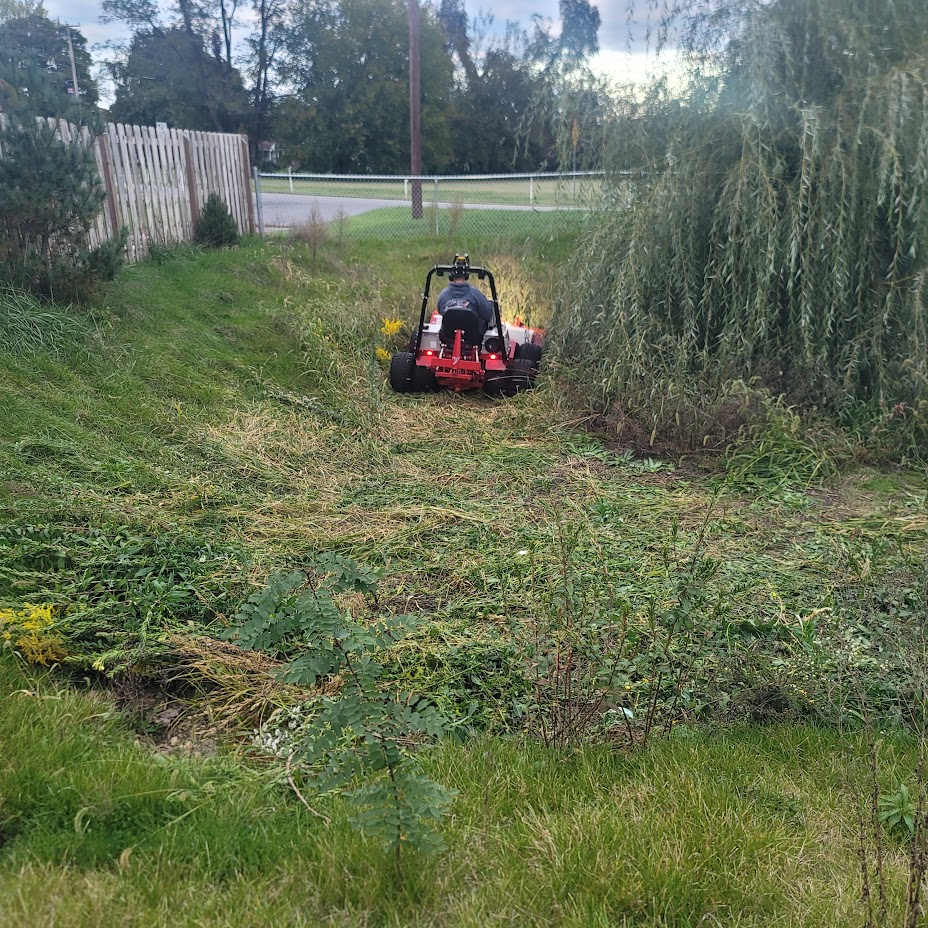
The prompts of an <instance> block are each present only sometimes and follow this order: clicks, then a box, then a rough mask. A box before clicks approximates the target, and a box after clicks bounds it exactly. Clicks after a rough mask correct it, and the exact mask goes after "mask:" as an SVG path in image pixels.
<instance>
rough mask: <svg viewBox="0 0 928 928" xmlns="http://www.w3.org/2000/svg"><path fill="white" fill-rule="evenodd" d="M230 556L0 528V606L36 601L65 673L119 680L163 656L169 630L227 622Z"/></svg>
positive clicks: (150, 538)
mask: <svg viewBox="0 0 928 928" xmlns="http://www.w3.org/2000/svg"><path fill="white" fill-rule="evenodd" d="M240 582H241V565H240V562H239V554H238V552H234V551H232V550H230V549H227V548H224V547H222V546H215V547H214V546H213V545H211V544H209V543H208V542H206V541H204V540H202V539H199V538H197V537H195V536H191V535H187V534H184V533H179V532H162V533H161V534H158V535H152V534H150V533H149V532H147V531H144V530H143V529H141V528H137V527H132V526H125V525H124V526H112V525H110V526H103V527H91V526H84V527H80V526H67V527H65V526H64V525H48V524H37V525H30V524H10V525H7V526H4V527H3V528H0V602H2V601H4V600H6V601H11V602H16V601H18V600H20V598H25V597H29V598H32V599H33V600H34V599H36V598H38V597H40V596H41V597H42V598H43V599H44V600H47V601H48V602H49V604H50V605H52V606H54V607H55V609H54V613H55V615H54V623H53V628H51V629H50V631H49V634H51V633H52V632H53V633H54V635H55V636H60V637H61V638H63V639H64V644H65V646H66V650H67V655H66V656H65V655H64V654H62V655H61V657H62V658H63V660H64V661H65V662H66V663H68V664H71V665H74V666H78V667H83V668H90V667H93V668H94V669H96V670H98V671H104V672H106V673H108V674H111V675H112V674H118V673H121V672H125V671H128V670H133V671H138V670H140V669H141V668H143V667H145V666H149V667H150V666H151V665H152V664H156V663H157V662H158V661H159V660H164V659H165V658H167V656H168V655H169V654H170V653H171V650H172V646H171V645H170V643H169V641H168V639H169V637H170V635H171V632H172V630H174V629H177V628H179V627H181V626H183V625H185V624H187V623H193V624H194V625H195V626H200V627H204V626H206V625H208V624H209V623H210V622H211V621H212V620H213V619H214V618H215V617H216V615H217V613H219V612H226V611H229V612H231V610H232V608H233V606H232V603H233V602H234V601H235V596H236V591H237V588H238V584H239V583H240Z"/></svg>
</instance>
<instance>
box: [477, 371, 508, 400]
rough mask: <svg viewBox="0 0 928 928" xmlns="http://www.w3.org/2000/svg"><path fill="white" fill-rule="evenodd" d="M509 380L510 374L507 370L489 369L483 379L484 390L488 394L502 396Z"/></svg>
mask: <svg viewBox="0 0 928 928" xmlns="http://www.w3.org/2000/svg"><path fill="white" fill-rule="evenodd" d="M508 382H509V374H508V373H507V372H506V371H487V372H486V375H485V377H484V379H483V392H484V393H486V395H487V396H502V395H503V394H504V393H505V392H506V385H507V383H508Z"/></svg>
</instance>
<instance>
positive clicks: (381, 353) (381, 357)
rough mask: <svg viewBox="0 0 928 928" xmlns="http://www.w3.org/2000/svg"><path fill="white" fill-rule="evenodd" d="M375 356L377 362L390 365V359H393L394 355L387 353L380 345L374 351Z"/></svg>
mask: <svg viewBox="0 0 928 928" xmlns="http://www.w3.org/2000/svg"><path fill="white" fill-rule="evenodd" d="M374 354H375V355H377V360H378V361H380V362H381V363H383V364H386V363H388V362H389V360H390V358H392V357H393V355H391V354H390V352H389V351H387V349H386V348H381V347H380V345H378V346H377V347H376V348H375V349H374Z"/></svg>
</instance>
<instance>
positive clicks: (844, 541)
mask: <svg viewBox="0 0 928 928" xmlns="http://www.w3.org/2000/svg"><path fill="white" fill-rule="evenodd" d="M570 242H571V238H570V236H569V235H568V236H562V237H558V236H548V237H545V238H541V239H530V238H529V239H526V238H525V237H523V238H521V239H520V238H518V237H517V236H512V237H509V238H505V239H496V240H483V241H482V242H481V241H480V240H478V239H476V238H475V239H473V240H472V242H471V243H470V245H469V247H470V248H471V259H472V261H474V263H479V264H483V265H486V266H488V267H490V268H491V269H492V270H493V271H494V273H495V274H496V277H497V281H498V284H499V287H500V297H501V302H502V305H503V309H504V315H514V314H517V313H518V314H522V315H526V316H528V318H529V319H530V321H531V322H532V323H533V324H536V325H546V324H548V322H549V321H550V313H551V309H552V303H553V299H554V294H555V293H556V292H557V286H558V283H559V282H560V281H561V280H562V278H564V277H565V275H566V274H567V273H569V271H570V266H569V254H570ZM447 257H448V247H447V245H446V243H445V242H443V241H442V240H440V239H434V238H427V237H423V238H421V239H417V238H412V239H404V240H401V241H389V240H385V239H373V238H371V239H365V238H359V239H357V240H351V239H350V238H349V237H347V236H345V238H344V239H343V240H342V241H341V242H339V241H338V240H336V239H335V238H332V239H330V240H329V242H328V243H327V244H326V245H325V246H324V247H323V248H322V251H321V252H320V254H319V256H318V257H317V259H316V261H315V263H314V261H313V259H312V257H311V256H310V254H309V252H308V251H307V250H306V249H305V248H303V247H300V246H294V245H292V244H290V243H288V242H286V241H283V240H281V241H274V242H263V243H262V242H255V241H252V242H247V243H246V244H245V245H243V246H242V247H241V248H239V249H236V250H232V251H225V252H213V253H200V252H197V251H195V250H179V251H178V252H176V253H175V254H173V255H165V256H161V257H159V259H158V261H156V262H148V263H144V264H140V265H137V266H134V267H131V268H128V269H127V270H126V271H124V272H123V274H122V275H121V277H120V279H119V280H118V281H117V282H116V284H115V285H114V286H113V287H112V288H111V289H110V290H109V291H108V293H107V295H106V297H105V298H104V299H103V300H102V301H101V302H100V304H99V305H97V306H95V307H94V308H93V310H92V312H79V311H73V310H67V311H64V310H54V309H50V310H49V313H51V315H50V316H49V318H48V320H47V321H46V333H47V336H46V337H45V338H44V340H40V341H39V342H38V343H37V342H36V341H35V339H34V338H32V337H30V338H27V337H26V336H25V334H24V333H23V331H22V330H21V329H18V328H17V326H16V323H15V320H14V319H13V317H6V316H4V317H0V335H2V345H3V348H2V349H0V389H2V391H3V395H4V397H5V403H4V406H3V409H2V411H0V516H2V518H0V633H3V634H4V635H5V634H9V639H6V653H4V654H2V655H0V656H2V660H0V743H2V744H3V746H4V750H3V760H2V762H0V924H3V925H16V926H20V925H21V926H32V925H41V924H51V925H55V926H56V928H57V926H71V925H73V926H91V925H99V924H104V923H105V924H120V925H121V924H125V925H135V924H137V925H146V926H147V925H160V924H163V925H169V924H170V925H175V924H198V925H204V926H220V925H230V924H234V925H236V926H238V925H280V924H293V925H300V924H306V925H316V924H333V925H397V926H400V925H403V926H406V925H423V926H424V925H442V926H443V925H448V926H452V925H454V926H459V925H460V926H464V925H468V926H471V925H472V926H478V925H479V926H483V925H487V924H507V925H508V924H511V925H578V926H579V925H584V926H586V925H590V926H600V925H602V926H607V925H608V926H614V925H622V924H625V925H629V926H632V925H634V926H697V925H712V924H723V925H726V926H727V925H757V926H760V925H771V926H773V925H796V926H806V925H808V926H845V925H848V924H854V923H857V922H860V923H863V909H862V908H861V904H860V901H859V894H860V870H859V863H858V835H859V830H860V829H859V823H858V810H861V809H863V810H864V811H865V812H866V814H869V812H868V811H867V810H868V809H869V806H868V804H867V800H866V798H865V797H867V796H869V795H870V793H871V785H870V783H869V779H868V777H869V774H868V766H869V759H868V752H867V750H866V747H865V745H864V743H863V739H862V733H861V731H860V724H859V719H860V717H859V716H855V715H854V713H855V712H856V711H857V709H858V708H859V707H860V701H861V699H863V703H864V707H865V710H866V713H867V716H868V717H872V718H873V719H875V720H876V721H875V724H877V726H878V734H877V741H878V747H877V760H878V778H879V785H878V791H880V792H885V793H887V794H891V793H894V792H896V790H897V789H898V787H899V786H900V785H901V784H904V783H907V784H909V785H912V786H913V787H914V782H913V780H914V769H915V763H916V754H917V746H916V745H915V744H914V743H913V742H912V741H910V740H909V739H908V738H907V737H905V736H904V735H902V734H900V733H898V724H894V721H893V719H894V715H893V714H894V713H897V712H901V711H903V710H904V709H905V707H906V706H907V705H910V703H909V702H908V700H910V699H911V694H912V692H913V690H912V686H913V678H912V676H911V667H910V665H909V663H907V656H908V652H909V650H910V645H911V642H912V641H915V640H917V635H916V631H917V629H918V627H920V626H919V622H920V621H921V617H922V613H921V611H920V610H921V609H922V606H921V599H920V597H921V589H922V588H921V574H920V570H921V563H922V560H923V557H924V553H925V541H926V538H928V517H926V514H925V506H924V501H925V481H924V476H923V475H922V474H919V473H917V472H914V471H900V470H890V469H883V470H877V469H872V468H870V469H868V468H859V469H854V470H850V471H846V472H844V473H840V474H839V475H838V476H836V477H834V478H832V479H831V480H830V481H829V482H828V483H826V484H823V485H810V486H806V485H803V484H801V483H799V484H797V483H789V482H781V481H778V480H774V479H769V480H768V482H767V483H763V482H761V483H757V482H756V481H755V482H751V480H747V479H744V470H743V468H742V470H739V471H738V472H737V473H735V474H734V476H732V475H728V476H726V472H725V468H724V466H723V463H722V462H721V461H720V460H711V459H706V460H691V461H672V460H670V459H668V458H662V457H659V456H657V455H654V454H652V455H651V456H648V455H646V454H641V453H631V452H630V451H629V450H628V449H626V448H625V447H624V446H623V445H622V443H621V442H619V441H616V440H615V438H614V436H612V435H610V434H608V433H605V432H600V431H596V430H595V429H594V425H595V424H596V420H595V419H594V418H593V417H592V415H591V413H590V411H589V410H588V409H586V408H585V407H584V405H583V402H582V398H580V397H577V396H575V395H574V394H573V392H572V390H571V387H570V385H569V384H567V383H563V382H561V381H560V380H559V379H558V377H559V367H558V365H557V362H556V359H554V358H551V357H549V358H546V361H545V365H544V367H543V376H542V378H541V381H540V383H539V387H538V389H537V390H535V391H534V392H532V393H529V394H524V395H521V396H517V397H515V398H512V399H501V400H498V401H491V400H489V399H487V398H485V397H483V396H481V395H462V396H458V395H452V394H447V393H446V394H434V395H397V394H393V393H391V392H390V390H389V389H388V387H387V384H386V376H385V370H384V368H383V367H382V366H381V365H380V364H379V363H378V361H377V359H376V356H375V349H376V348H377V347H380V348H385V349H387V350H392V349H395V348H396V347H397V346H398V345H400V344H401V343H402V335H401V334H399V335H396V336H387V335H385V334H384V333H383V330H382V325H383V322H384V320H385V319H392V318H400V319H401V320H403V321H404V322H405V323H407V324H409V323H411V322H412V320H413V319H414V318H415V317H416V316H417V314H418V309H419V302H420V300H421V286H422V280H423V279H424V275H425V273H426V271H427V270H428V268H429V267H431V266H432V264H434V263H435V262H436V261H439V260H447ZM56 312H57V313H58V314H59V323H60V324H55V320H54V314H55V313H56ZM739 460H742V459H739ZM748 476H750V475H748ZM734 477H738V479H734ZM320 552H336V553H339V554H342V555H346V556H349V557H352V558H355V559H357V560H358V561H360V562H362V563H364V564H366V565H368V566H370V567H375V568H378V569H379V570H380V571H381V574H382V580H381V583H380V589H379V592H378V596H377V598H376V600H374V599H370V598H369V599H367V600H362V599H361V598H360V597H358V598H356V599H353V600H351V602H350V606H351V608H352V609H353V610H354V611H355V614H356V615H357V616H359V617H360V618H368V617H370V618H374V617H378V616H383V615H395V614H404V613H408V614H416V615H418V616H419V617H420V620H421V624H420V627H419V630H418V631H417V632H416V633H415V634H414V635H413V636H412V637H411V638H409V639H408V640H407V641H406V642H404V643H403V644H402V645H401V646H399V647H397V648H396V649H394V651H393V652H391V653H390V655H389V657H388V659H387V669H388V682H389V683H390V684H391V685H392V684H395V685H396V686H398V687H401V688H404V689H407V688H408V689H413V690H415V691H416V692H418V693H422V694H425V695H427V696H428V697H430V698H431V699H432V701H433V702H434V703H435V704H437V705H438V706H439V707H440V708H441V709H442V710H443V711H444V712H445V713H446V714H447V716H448V717H449V718H450V719H452V720H453V721H454V722H455V724H456V731H457V733H458V735H459V736H460V737H459V738H458V739H457V740H448V741H445V742H442V743H441V744H439V745H437V746H436V747H434V748H433V749H431V750H429V751H427V752H425V756H424V764H425V768H426V770H427V772H428V773H430V774H431V775H432V776H434V777H435V778H436V779H437V780H438V781H439V782H441V783H443V784H445V785H447V786H449V787H452V788H454V789H456V790H458V791H459V795H458V797H457V798H456V799H455V801H454V803H453V805H452V809H451V813H450V816H449V818H448V819H447V820H446V822H445V823H444V825H443V828H442V831H443V834H444V837H445V839H446V842H447V848H446V850H445V851H443V852H441V853H440V854H439V855H437V856H435V857H431V858H426V857H419V856H417V855H415V854H414V853H409V854H407V855H406V864H405V870H404V871H403V873H404V876H403V878H402V880H401V881H400V882H399V883H398V882H397V881H396V879H395V877H394V872H393V869H392V860H391V859H390V858H389V857H388V856H387V855H385V854H383V853H382V852H381V851H380V850H379V849H378V848H377V846H376V845H374V844H373V843H371V842H370V841H369V840H368V839H364V838H362V837H359V836H358V835H357V833H356V832H355V831H354V830H353V829H352V828H351V827H350V824H349V822H348V811H347V809H346V807H345V805H344V803H343V802H342V800H340V799H338V798H336V797H334V796H328V797H315V796H313V797H312V798H311V802H312V805H313V806H314V807H315V808H316V809H317V811H321V812H324V813H326V814H328V815H329V816H331V818H332V824H331V825H330V826H328V827H326V826H324V825H323V823H322V821H321V820H320V819H319V818H318V817H316V816H315V815H313V814H312V813H310V812H309V811H308V810H307V809H306V808H305V807H304V806H303V805H302V804H301V803H300V801H299V800H298V799H297V798H296V795H295V793H294V792H293V790H292V789H291V786H290V784H289V783H288V780H287V771H286V769H285V768H284V765H283V764H282V763H280V762H279V760H277V759H275V758H273V757H271V756H269V755H267V754H264V753H260V752H258V750H257V749H256V748H254V747H253V735H254V730H255V729H256V728H257V727H259V726H262V725H264V724H265V723H267V721H268V719H269V718H270V717H271V716H272V713H274V712H275V711H276V710H278V709H286V708H288V707H293V706H298V705H300V704H301V702H303V701H304V700H305V699H306V698H307V697H308V695H309V694H308V693H306V692H305V691H295V690H294V689H293V688H288V687H287V686H285V685H283V684H282V683H281V682H280V681H279V679H278V678H277V676H276V675H275V674H276V670H278V669H279V664H275V663H274V662H273V661H271V660H270V658H260V656H258V655H251V654H249V655H243V654H242V653H241V652H237V651H236V650H235V649H234V648H231V647H230V646H228V645H224V644H222V643H221V642H219V641H218V636H219V635H220V634H221V632H222V629H223V628H224V627H225V625H226V624H227V623H228V621H229V618H230V616H231V615H232V614H233V613H234V612H235V610H236V609H237V607H238V605H239V604H240V603H241V602H242V600H243V599H244V597H245V596H246V595H247V594H248V593H249V592H250V591H253V590H254V589H255V588H256V587H257V586H259V585H261V584H263V582H264V580H265V578H266V577H267V575H268V574H269V573H270V572H271V571H272V570H275V569H306V568H307V567H308V566H309V565H310V564H311V563H312V561H313V558H314V557H315V556H316V555H317V554H319V553H320ZM27 603H29V604H38V605H44V606H49V607H53V610H52V613H51V614H52V615H53V616H54V618H53V620H52V621H50V622H49V623H42V622H39V623H34V624H33V626H31V627H28V628H27V627H26V626H25V625H23V622H24V621H25V620H24V619H22V616H23V615H24V614H26V613H25V611H24V610H26V609H27V607H26V606H25V604H27ZM29 608H31V607H29ZM11 616H12V618H11ZM17 616H20V618H16V617H17ZM617 617H618V618H617ZM623 617H624V618H623ZM619 619H621V621H622V622H624V623H625V628H626V629H627V635H626V636H625V637H624V638H623V639H622V641H621V643H619V642H618V641H617V640H614V641H613V643H612V645H611V647H612V651H611V652H610V653H614V654H617V655H619V656H620V657H621V658H622V661H623V663H622V665H621V667H620V668H619V670H618V671H617V673H618V674H619V676H616V677H615V678H614V679H613V681H612V682H613V686H612V689H614V690H615V692H614V693H612V695H611V697H610V699H611V701H610V703H609V705H610V706H612V707H613V708H611V709H610V712H612V716H610V715H609V714H608V713H606V714H604V715H603V716H602V718H599V717H598V716H597V717H596V718H595V719H594V721H593V722H592V723H591V726H590V730H589V732H588V733H587V738H586V739H585V743H584V746H582V747H576V748H574V749H570V750H567V749H564V750H546V749H545V748H544V747H543V746H542V745H541V744H539V743H538V741H537V739H536V738H534V737H533V735H534V734H537V732H538V726H539V724H540V720H541V719H543V718H544V715H543V712H541V713H539V712H538V711H536V710H537V709H538V707H535V708H534V709H533V704H532V695H531V694H532V686H531V682H532V679H533V677H532V674H533V673H535V674H537V672H538V667H539V666H540V665H539V664H537V663H536V664H535V665H534V669H533V665H532V663H531V660H530V659H529V658H530V655H532V654H533V653H534V654H536V655H537V651H533V648H534V647H535V644H533V640H534V639H533V637H532V636H533V634H541V635H542V636H544V635H548V636H552V637H553V638H554V639H557V640H558V641H560V642H561V643H562V644H565V643H569V642H570V641H571V640H572V639H571V637H570V635H571V634H573V633H574V632H572V631H571V629H574V630H580V629H582V630H583V632H584V634H590V635H596V634H598V633H599V632H597V629H602V628H604V627H608V628H613V627H615V625H616V623H617V622H618V621H619ZM17 623H18V624H17ZM565 623H568V624H566V625H565ZM668 629H676V630H675V631H672V633H671V632H670V631H668ZM665 641H667V642H669V644H668V645H667V646H666V647H665V646H664V644H663V642H665ZM14 651H15V652H18V653H19V654H21V655H26V656H30V655H31V656H32V657H33V658H41V659H46V660H48V661H50V662H57V663H58V668H57V669H55V670H53V671H45V670H42V669H41V668H36V667H24V666H23V663H22V660H21V658H20V657H17V656H14V654H13V653H11V652H14ZM671 651H672V653H671ZM562 653H563V652H562ZM851 669H853V670H854V671H855V673H857V672H859V673H860V674H863V676H859V675H858V676H849V671H850V670H851ZM535 679H536V682H537V676H536V678H535ZM849 680H856V681H857V682H858V684H859V685H860V690H859V691H856V692H855V691H854V690H852V689H850V688H849ZM916 682H917V681H916ZM915 692H917V690H916V691H915ZM570 698H573V699H577V698H579V697H577V696H576V694H575V695H574V696H573V697H567V705H570ZM552 705H553V704H549V705H548V706H547V708H548V709H549V710H550V709H551V708H552ZM554 708H557V706H554ZM541 709H542V710H544V709H545V706H544V705H542V706H541ZM625 709H627V710H628V711H629V712H631V713H632V715H633V716H634V720H633V723H624V722H616V721H615V715H616V712H617V711H618V713H619V715H618V717H619V718H620V719H622V718H624V710H625ZM649 715H650V716H652V717H653V719H654V721H655V730H654V732H653V733H652V734H651V736H650V737H649V738H647V739H645V736H644V732H643V727H642V726H643V724H644V721H643V720H644V719H646V718H648V717H649ZM526 719H528V720H529V721H528V722H527V721H526ZM173 738H177V739H178V743H177V744H174V745H172V743H171V742H172V739H173ZM880 834H881V836H882V842H883V852H884V853H885V855H886V860H885V875H886V881H887V886H888V891H889V905H890V908H891V914H892V918H893V919H895V921H893V922H891V923H892V924H901V915H900V913H901V906H902V905H903V901H902V900H903V894H904V878H905V868H906V859H905V854H906V845H905V843H904V842H902V841H901V840H900V839H899V838H898V836H896V835H894V834H890V833H889V832H886V831H885V830H881V831H880ZM874 854H875V851H873V850H872V849H871V850H870V851H868V852H867V855H866V856H867V859H870V860H873V859H875V857H874Z"/></svg>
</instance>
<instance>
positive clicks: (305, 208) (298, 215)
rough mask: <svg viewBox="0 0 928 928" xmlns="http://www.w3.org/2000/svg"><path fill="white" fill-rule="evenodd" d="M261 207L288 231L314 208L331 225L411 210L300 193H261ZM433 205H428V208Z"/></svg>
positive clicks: (271, 222)
mask: <svg viewBox="0 0 928 928" xmlns="http://www.w3.org/2000/svg"><path fill="white" fill-rule="evenodd" d="M261 205H262V207H263V208H264V225H265V228H268V229H289V228H291V227H292V226H298V225H300V224H301V223H304V222H305V221H306V220H307V219H308V218H309V213H310V211H311V210H312V208H313V206H314V205H315V206H316V208H317V209H318V210H319V215H320V216H321V218H322V220H323V221H324V222H330V221H331V220H332V219H334V218H335V217H336V216H337V215H338V212H339V210H341V212H342V214H343V215H345V216H357V215H359V214H360V213H368V212H370V211H371V210H372V209H383V207H385V206H405V207H407V208H408V207H409V201H408V200H371V199H361V198H360V197H314V196H306V195H304V194H300V193H262V194H261ZM429 205H431V204H430V203H428V202H427V203H426V206H429ZM451 205H452V204H451V203H439V204H438V206H439V208H440V209H448V208H449V207H450V206H451ZM464 209H501V210H514V211H516V212H534V211H536V210H537V211H545V212H546V211H548V210H551V209H554V207H551V206H536V207H532V206H503V205H499V206H496V205H493V204H492V203H465V204H464Z"/></svg>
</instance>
